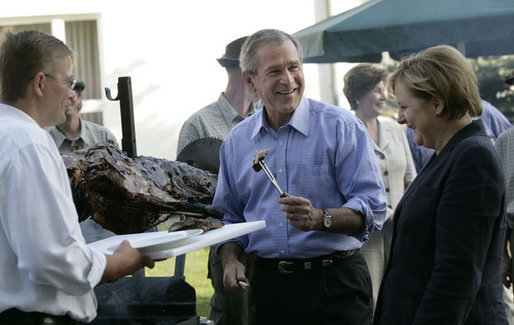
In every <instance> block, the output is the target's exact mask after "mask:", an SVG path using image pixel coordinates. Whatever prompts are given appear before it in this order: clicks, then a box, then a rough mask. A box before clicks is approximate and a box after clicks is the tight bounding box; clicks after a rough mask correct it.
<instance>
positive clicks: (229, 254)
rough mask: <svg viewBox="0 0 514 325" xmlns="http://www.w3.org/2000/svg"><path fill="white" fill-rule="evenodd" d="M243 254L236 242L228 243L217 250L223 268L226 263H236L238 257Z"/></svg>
mask: <svg viewBox="0 0 514 325" xmlns="http://www.w3.org/2000/svg"><path fill="white" fill-rule="evenodd" d="M242 252H243V248H242V247H241V246H240V245H239V244H238V243H236V242H233V241H232V242H228V243H225V244H223V245H222V246H221V247H220V248H219V255H220V257H221V263H222V265H223V267H225V265H227V264H228V263H231V262H234V261H238V257H239V256H240V255H241V253H242Z"/></svg>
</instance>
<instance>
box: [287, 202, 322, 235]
mask: <svg viewBox="0 0 514 325" xmlns="http://www.w3.org/2000/svg"><path fill="white" fill-rule="evenodd" d="M278 203H280V204H281V205H282V206H281V207H280V209H281V210H282V211H284V212H285V217H286V218H287V219H288V220H289V223H290V224H291V226H293V227H296V228H298V229H300V230H302V231H309V230H320V229H321V228H322V221H323V211H322V210H321V209H316V208H315V207H313V206H312V204H311V201H309V200H308V199H306V198H303V197H299V196H290V195H289V194H287V197H284V198H280V199H279V200H278Z"/></svg>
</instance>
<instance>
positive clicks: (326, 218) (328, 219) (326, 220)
mask: <svg viewBox="0 0 514 325" xmlns="http://www.w3.org/2000/svg"><path fill="white" fill-rule="evenodd" d="M321 211H323V230H327V229H329V228H330V226H332V216H331V215H330V214H328V211H327V210H326V209H321Z"/></svg>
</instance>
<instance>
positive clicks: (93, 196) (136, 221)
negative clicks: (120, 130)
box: [62, 144, 223, 234]
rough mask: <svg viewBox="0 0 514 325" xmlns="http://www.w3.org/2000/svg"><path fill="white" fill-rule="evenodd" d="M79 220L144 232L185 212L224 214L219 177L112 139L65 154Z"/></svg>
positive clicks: (117, 230)
mask: <svg viewBox="0 0 514 325" xmlns="http://www.w3.org/2000/svg"><path fill="white" fill-rule="evenodd" d="M62 158H63V161H64V164H65V165H66V169H67V171H68V176H69V179H70V185H71V189H72V193H73V200H74V201H75V206H76V208H77V212H78V215H79V220H80V221H82V220H85V219H86V218H88V217H89V216H92V217H93V219H94V220H96V221H97V222H98V223H100V224H101V225H102V226H103V227H104V228H106V229H108V230H110V231H112V232H114V233H116V234H126V233H137V232H143V231H145V230H147V229H149V228H151V227H153V226H155V225H157V224H158V223H160V222H162V221H164V220H166V219H167V218H168V216H170V215H173V214H180V212H184V211H185V212H192V213H197V214H200V215H202V216H205V217H208V216H210V217H214V218H222V217H223V210H222V209H221V208H219V207H216V206H212V205H211V203H212V199H213V198H214V191H215V189H216V181H217V177H216V175H215V174H212V173H210V172H207V171H204V170H201V169H198V168H195V167H192V166H189V165H188V164H186V163H182V162H177V161H170V160H166V159H158V158H154V157H146V156H139V157H135V158H129V157H128V156H126V155H125V154H124V153H123V152H121V151H120V150H119V149H117V148H116V147H113V146H111V145H102V144H99V145H96V146H93V147H91V148H88V149H83V150H76V151H73V152H70V153H66V154H62Z"/></svg>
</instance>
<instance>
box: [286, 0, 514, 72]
mask: <svg viewBox="0 0 514 325" xmlns="http://www.w3.org/2000/svg"><path fill="white" fill-rule="evenodd" d="M294 36H295V37H296V38H298V39H299V41H300V43H301V44H302V47H303V50H304V51H303V53H304V62H306V63H330V62H380V60H381V58H382V56H381V54H382V52H385V51H387V52H389V54H390V56H391V57H392V58H394V59H399V58H401V57H402V56H404V55H408V54H410V53H413V52H417V51H419V50H421V49H424V48H427V47H430V46H434V45H438V44H448V45H453V46H455V47H457V48H458V49H459V50H461V52H463V53H464V54H465V55H466V56H467V57H477V56H485V55H501V54H514V0H371V1H368V2H366V3H364V4H362V5H360V6H358V7H356V8H353V9H351V10H348V11H346V12H343V13H341V14H339V15H337V16H333V17H329V18H327V19H325V20H323V21H320V22H318V23H316V24H314V25H312V26H310V27H307V28H305V29H303V30H300V31H298V32H296V33H295V34H294Z"/></svg>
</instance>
